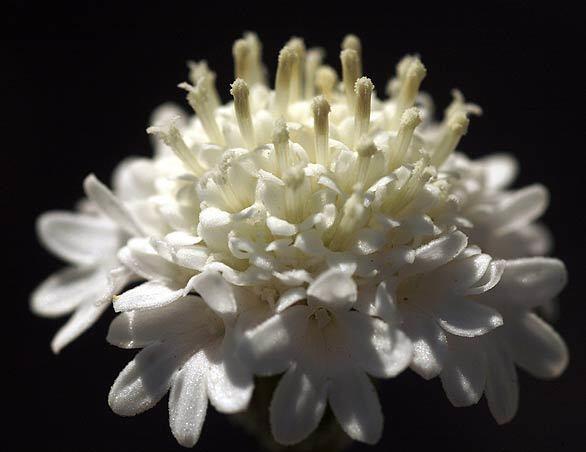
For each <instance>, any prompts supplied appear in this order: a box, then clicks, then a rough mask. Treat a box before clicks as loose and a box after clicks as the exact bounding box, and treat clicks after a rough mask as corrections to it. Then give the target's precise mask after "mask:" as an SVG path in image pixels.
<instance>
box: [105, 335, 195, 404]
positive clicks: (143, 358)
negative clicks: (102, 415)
mask: <svg viewBox="0 0 586 452" xmlns="http://www.w3.org/2000/svg"><path fill="white" fill-rule="evenodd" d="M186 358H187V356H186V351H185V350H181V349H179V348H178V347H177V344H175V343H166V342H163V343H158V344H153V345H150V346H148V347H147V348H145V349H144V350H142V351H141V352H140V353H138V354H137V355H136V357H135V358H134V359H133V360H132V361H130V362H129V363H128V365H127V366H126V367H125V368H124V369H123V370H122V372H120V375H118V378H116V381H114V384H113V385H112V388H111V389H110V394H109V396H108V403H109V405H110V408H112V410H113V411H114V412H115V413H116V414H119V415H120V416H134V415H136V414H139V413H142V412H143V411H146V410H148V409H150V408H152V407H153V406H155V405H156V404H157V402H158V401H159V400H160V399H161V398H162V397H163V396H164V395H165V393H166V392H167V391H168V390H169V387H170V386H171V379H172V377H173V374H174V373H175V371H176V370H177V369H178V368H179V367H180V366H181V365H182V364H183V361H184V360H185V359H186Z"/></svg>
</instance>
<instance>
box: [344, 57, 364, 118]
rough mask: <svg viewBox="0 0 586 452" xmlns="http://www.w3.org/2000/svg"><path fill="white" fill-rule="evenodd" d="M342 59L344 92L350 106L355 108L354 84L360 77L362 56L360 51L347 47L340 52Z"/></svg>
mask: <svg viewBox="0 0 586 452" xmlns="http://www.w3.org/2000/svg"><path fill="white" fill-rule="evenodd" d="M340 60H342V81H343V82H344V92H345V93H346V101H347V102H348V106H349V107H350V108H351V109H353V108H354V84H355V83H356V80H358V77H360V70H359V68H360V58H359V57H358V52H356V50H353V49H345V50H342V52H340Z"/></svg>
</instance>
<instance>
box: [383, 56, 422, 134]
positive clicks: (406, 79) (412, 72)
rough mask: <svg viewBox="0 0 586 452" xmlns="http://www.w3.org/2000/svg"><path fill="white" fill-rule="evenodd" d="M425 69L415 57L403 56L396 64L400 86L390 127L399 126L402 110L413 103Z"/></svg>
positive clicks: (393, 128)
mask: <svg viewBox="0 0 586 452" xmlns="http://www.w3.org/2000/svg"><path fill="white" fill-rule="evenodd" d="M426 74H427V70H426V69H425V66H424V65H423V63H422V62H421V60H420V59H419V58H417V57H408V58H404V59H403V60H402V61H401V63H399V66H398V76H399V83H400V86H399V88H398V93H397V95H396V98H395V113H394V115H393V117H392V118H391V121H390V128H391V129H392V130H396V129H398V128H399V124H400V121H401V117H402V115H403V112H404V111H405V110H406V109H408V108H409V107H412V106H413V104H414V103H415V99H416V97H417V94H418V93H419V86H420V85H421V82H422V81H423V79H424V78H425V75H426Z"/></svg>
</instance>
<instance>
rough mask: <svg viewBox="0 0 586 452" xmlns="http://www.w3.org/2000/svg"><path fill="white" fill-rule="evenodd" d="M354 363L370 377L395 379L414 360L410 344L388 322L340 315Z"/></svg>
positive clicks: (351, 315) (356, 314) (353, 315)
mask: <svg viewBox="0 0 586 452" xmlns="http://www.w3.org/2000/svg"><path fill="white" fill-rule="evenodd" d="M337 320H338V321H339V322H340V323H341V325H343V328H344V332H345V334H346V338H347V344H348V346H349V348H350V353H351V354H352V361H353V363H354V364H355V365H356V366H358V367H360V368H361V369H363V370H365V371H366V372H368V373H369V374H370V375H373V376H375V377H379V378H389V377H394V376H396V375H398V374H399V373H401V372H402V371H403V370H404V369H405V368H406V367H407V366H408V365H409V362H410V361H411V356H412V352H413V350H412V347H411V341H410V340H409V339H408V338H407V336H405V334H404V333H403V332H402V331H400V330H397V329H396V328H395V327H394V326H391V325H389V324H388V323H386V322H384V321H382V320H380V319H376V318H373V317H370V316H368V315H366V314H363V313H361V312H357V311H349V312H343V313H340V314H338V316H337Z"/></svg>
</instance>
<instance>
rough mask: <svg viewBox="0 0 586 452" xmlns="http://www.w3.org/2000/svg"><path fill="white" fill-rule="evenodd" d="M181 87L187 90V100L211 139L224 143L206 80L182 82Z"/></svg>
mask: <svg viewBox="0 0 586 452" xmlns="http://www.w3.org/2000/svg"><path fill="white" fill-rule="evenodd" d="M179 88H182V89H184V90H186V91H187V101H188V102H189V105H191V108H193V110H194V111H195V114H196V115H197V117H198V118H199V119H200V121H201V124H202V126H203V128H204V130H205V132H206V134H207V135H208V138H209V139H210V141H211V142H212V143H217V144H220V145H223V144H224V142H225V141H224V136H223V135H222V133H221V132H220V128H219V126H218V123H217V122H216V118H215V116H214V111H215V108H214V107H213V101H212V100H211V99H210V95H209V92H208V90H207V83H205V80H204V79H200V80H199V81H198V83H197V84H196V85H195V86H192V85H190V84H189V83H180V84H179Z"/></svg>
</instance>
